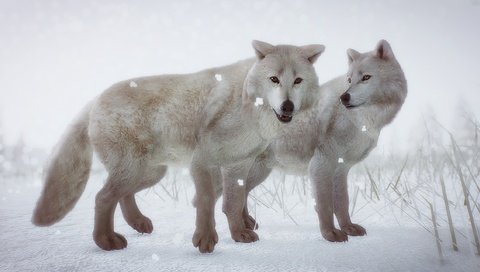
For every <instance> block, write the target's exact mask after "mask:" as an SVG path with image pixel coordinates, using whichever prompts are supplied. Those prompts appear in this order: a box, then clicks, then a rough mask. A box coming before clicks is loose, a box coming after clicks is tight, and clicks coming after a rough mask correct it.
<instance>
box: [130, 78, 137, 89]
mask: <svg viewBox="0 0 480 272" xmlns="http://www.w3.org/2000/svg"><path fill="white" fill-rule="evenodd" d="M130 87H131V88H137V87H138V85H137V83H136V82H135V81H133V80H132V81H130Z"/></svg>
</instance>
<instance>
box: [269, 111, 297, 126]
mask: <svg viewBox="0 0 480 272" xmlns="http://www.w3.org/2000/svg"><path fill="white" fill-rule="evenodd" d="M272 110H273V112H275V115H276V116H277V118H278V120H279V121H280V122H282V123H288V122H290V121H292V118H293V113H288V114H278V113H277V111H276V110H275V109H273V108H272Z"/></svg>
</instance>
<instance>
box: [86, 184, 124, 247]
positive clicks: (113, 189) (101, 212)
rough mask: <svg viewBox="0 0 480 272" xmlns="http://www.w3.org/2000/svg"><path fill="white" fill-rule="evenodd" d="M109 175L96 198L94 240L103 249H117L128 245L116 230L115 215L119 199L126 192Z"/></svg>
mask: <svg viewBox="0 0 480 272" xmlns="http://www.w3.org/2000/svg"><path fill="white" fill-rule="evenodd" d="M114 181H115V178H114V177H112V176H111V175H109V177H108V179H107V183H106V184H105V186H104V187H103V188H102V190H100V192H98V193H97V196H96V198H95V226H94V229H93V240H94V241H95V243H96V244H97V246H99V247H100V248H101V249H103V250H116V249H123V248H125V247H127V240H126V239H125V237H123V236H122V235H121V234H119V233H116V232H114V228H113V216H114V213H115V208H116V206H117V203H118V201H119V200H120V198H121V197H122V195H123V194H124V193H125V192H122V190H121V189H122V188H119V186H117V185H118V184H121V183H120V182H118V183H116V182H114Z"/></svg>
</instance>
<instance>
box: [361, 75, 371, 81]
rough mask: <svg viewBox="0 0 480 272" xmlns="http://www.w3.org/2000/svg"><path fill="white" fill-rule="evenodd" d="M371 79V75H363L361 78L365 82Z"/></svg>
mask: <svg viewBox="0 0 480 272" xmlns="http://www.w3.org/2000/svg"><path fill="white" fill-rule="evenodd" d="M371 77H372V76H371V75H364V76H363V77H362V81H367V80H369V79H370V78H371Z"/></svg>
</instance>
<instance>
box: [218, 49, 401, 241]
mask: <svg viewBox="0 0 480 272" xmlns="http://www.w3.org/2000/svg"><path fill="white" fill-rule="evenodd" d="M348 56H349V62H350V68H349V71H348V73H347V75H345V76H340V77H338V78H335V79H333V80H331V81H329V82H327V83H325V84H323V85H321V87H320V98H319V100H318V104H317V105H316V106H315V108H314V109H313V110H311V111H309V112H307V113H306V114H305V115H303V116H302V117H299V118H297V122H295V123H291V124H288V125H287V126H285V127H284V128H282V132H281V133H280V134H279V136H278V137H277V138H276V139H275V140H274V141H273V143H272V144H271V145H270V148H269V149H268V150H267V151H265V152H264V153H263V154H262V155H261V156H258V157H257V159H256V161H255V163H254V165H253V166H252V167H251V169H250V173H249V176H248V179H247V181H246V185H245V187H244V188H242V187H239V186H235V185H234V184H233V185H232V184H230V183H231V181H228V180H227V181H224V187H225V188H229V190H224V196H225V194H226V195H232V194H240V195H243V196H245V197H244V198H243V200H242V201H240V204H238V205H237V206H240V205H243V210H242V213H241V216H240V218H243V223H241V224H244V225H246V226H247V227H249V228H251V229H253V228H254V227H255V220H253V218H252V217H250V216H249V215H248V210H247V205H246V200H245V199H246V196H247V194H248V192H249V191H250V190H252V189H253V188H254V187H255V186H256V185H258V184H259V183H260V182H262V181H263V180H264V179H266V177H267V176H268V174H269V173H270V171H271V170H272V169H273V168H277V169H280V170H283V171H285V172H286V173H289V174H294V175H307V174H308V175H309V176H310V179H311V181H312V185H313V186H312V187H313V194H314V198H315V200H316V203H317V204H316V211H317V213H318V216H319V221H320V229H321V232H322V235H323V236H324V237H325V238H326V239H327V240H329V241H345V240H347V237H348V236H347V234H348V235H364V234H365V233H366V232H365V229H364V228H363V227H361V226H359V225H356V224H353V223H352V222H351V220H350V216H349V213H348V191H347V175H348V171H349V170H350V168H351V167H352V166H353V165H355V164H356V163H358V162H360V161H361V160H363V159H364V158H365V157H366V156H367V155H368V154H369V152H370V151H371V150H372V149H373V148H374V147H375V146H376V144H377V140H378V136H379V134H380V131H381V129H382V128H383V127H384V126H385V125H387V124H388V123H390V122H391V121H392V120H393V118H394V117H395V115H396V114H397V112H398V111H399V110H400V108H401V106H402V104H403V102H404V100H405V97H406V95H407V84H406V80H405V77H404V74H403V71H402V69H401V67H400V65H399V64H398V62H397V60H396V59H395V56H394V55H393V51H392V50H391V48H390V45H389V44H388V43H387V42H386V41H384V40H382V41H380V42H379V43H378V45H377V47H376V48H375V50H373V51H372V52H367V53H364V54H361V53H358V52H356V51H354V50H351V49H350V50H349V51H348ZM366 74H368V75H370V76H371V78H370V79H368V80H366V81H362V77H363V75H366ZM348 78H350V80H351V84H350V83H348ZM345 92H347V93H349V94H350V95H351V104H354V105H358V107H351V108H347V107H345V106H344V105H342V103H341V102H340V96H341V95H342V94H343V93H345ZM340 158H341V160H340V161H341V162H340V163H339V159H340ZM342 161H343V162H342ZM242 190H243V191H242ZM238 191H240V193H239V192H238ZM229 205H231V206H232V205H234V204H231V203H230V204H229ZM333 214H335V215H336V217H337V220H338V223H339V226H340V228H341V230H338V229H336V228H335V227H334V221H333ZM227 216H232V215H231V214H227ZM235 220H236V221H239V220H240V219H230V218H229V221H235Z"/></svg>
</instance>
